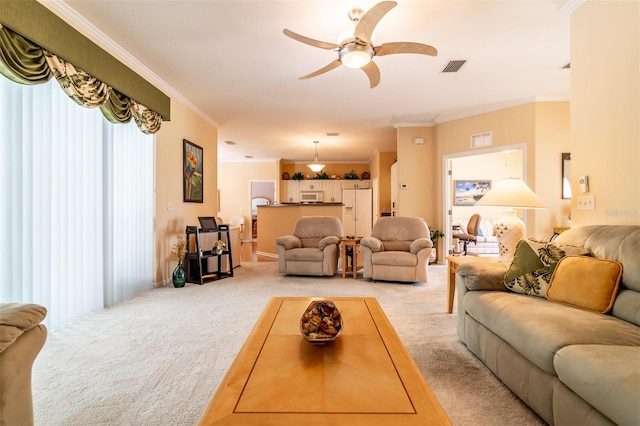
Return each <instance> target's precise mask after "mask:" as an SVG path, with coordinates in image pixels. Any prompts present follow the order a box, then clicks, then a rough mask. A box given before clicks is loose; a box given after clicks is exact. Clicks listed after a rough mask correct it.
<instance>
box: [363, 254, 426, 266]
mask: <svg viewBox="0 0 640 426" xmlns="http://www.w3.org/2000/svg"><path fill="white" fill-rule="evenodd" d="M371 262H372V263H373V264H374V265H391V266H412V267H415V266H416V265H417V264H418V257H417V256H416V255H415V254H411V253H409V252H408V251H381V252H379V253H374V254H373V255H372V256H371Z"/></svg>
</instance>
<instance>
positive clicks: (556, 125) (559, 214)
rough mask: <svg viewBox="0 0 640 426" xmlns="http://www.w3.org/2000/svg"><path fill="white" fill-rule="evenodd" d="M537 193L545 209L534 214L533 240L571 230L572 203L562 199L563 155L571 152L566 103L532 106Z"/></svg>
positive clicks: (568, 115)
mask: <svg viewBox="0 0 640 426" xmlns="http://www.w3.org/2000/svg"><path fill="white" fill-rule="evenodd" d="M535 114H536V122H535V140H536V144H535V147H534V149H533V155H534V158H533V159H532V160H533V162H534V164H535V165H536V166H535V167H536V173H535V177H534V185H531V187H532V188H536V193H537V194H538V196H539V197H540V199H541V200H542V202H543V203H544V204H545V206H547V208H546V209H541V210H536V211H535V219H536V222H535V230H534V233H533V235H534V236H535V237H536V238H540V239H548V238H549V237H550V236H551V235H553V228H554V227H556V226H570V222H569V217H570V216H571V200H563V199H562V153H563V152H571V145H570V137H569V134H570V105H569V103H568V102H538V103H536V105H535Z"/></svg>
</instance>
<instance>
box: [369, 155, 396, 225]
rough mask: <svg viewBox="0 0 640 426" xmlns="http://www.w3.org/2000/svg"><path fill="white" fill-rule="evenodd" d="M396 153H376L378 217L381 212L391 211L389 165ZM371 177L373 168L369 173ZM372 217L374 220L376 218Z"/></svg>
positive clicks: (393, 160)
mask: <svg viewBox="0 0 640 426" xmlns="http://www.w3.org/2000/svg"><path fill="white" fill-rule="evenodd" d="M397 156H398V154H397V153H396V152H380V153H378V170H377V171H376V181H377V189H378V191H377V194H376V195H377V197H378V199H377V201H378V203H377V207H378V208H377V213H378V216H377V217H380V216H381V214H382V213H390V212H391V165H392V164H393V163H394V162H395V160H396V157H397ZM371 178H372V179H373V170H372V173H371ZM377 217H374V220H375V219H376V218H377Z"/></svg>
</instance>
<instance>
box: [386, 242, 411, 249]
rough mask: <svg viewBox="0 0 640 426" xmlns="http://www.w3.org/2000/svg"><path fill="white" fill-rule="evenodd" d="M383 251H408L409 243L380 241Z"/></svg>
mask: <svg viewBox="0 0 640 426" xmlns="http://www.w3.org/2000/svg"><path fill="white" fill-rule="evenodd" d="M382 246H383V247H384V251H409V249H410V247H411V241H406V240H385V241H382Z"/></svg>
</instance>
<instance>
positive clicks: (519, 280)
mask: <svg viewBox="0 0 640 426" xmlns="http://www.w3.org/2000/svg"><path fill="white" fill-rule="evenodd" d="M585 255H586V256H590V255H591V253H590V252H589V250H587V249H585V248H584V247H577V246H568V245H560V244H556V243H553V242H548V241H537V240H533V239H526V240H520V242H519V243H518V245H517V247H516V252H515V255H514V257H513V261H512V262H511V265H510V266H509V270H508V271H507V274H506V275H505V277H504V285H505V286H507V288H508V289H509V290H512V291H515V292H516V293H522V294H528V295H530V296H538V297H546V294H547V289H548V288H549V282H551V275H552V274H553V271H554V269H555V267H556V265H557V264H558V261H560V259H562V258H563V257H565V256H585Z"/></svg>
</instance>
